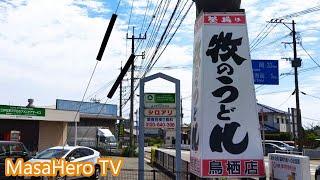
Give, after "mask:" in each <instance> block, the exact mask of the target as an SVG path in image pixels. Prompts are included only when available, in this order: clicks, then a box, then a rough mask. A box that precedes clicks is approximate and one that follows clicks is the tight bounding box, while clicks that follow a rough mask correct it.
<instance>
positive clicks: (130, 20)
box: [127, 0, 134, 34]
mask: <svg viewBox="0 0 320 180" xmlns="http://www.w3.org/2000/svg"><path fill="white" fill-rule="evenodd" d="M133 3H134V0H132V3H131V10H130V15H129V22H128V28H127V34H128V31H129V26H130V23H131V16H132V10H133Z"/></svg>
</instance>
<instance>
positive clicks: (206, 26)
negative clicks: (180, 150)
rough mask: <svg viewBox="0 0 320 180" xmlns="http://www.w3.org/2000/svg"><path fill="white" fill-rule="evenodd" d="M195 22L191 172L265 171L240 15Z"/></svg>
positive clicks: (231, 174) (214, 16)
mask: <svg viewBox="0 0 320 180" xmlns="http://www.w3.org/2000/svg"><path fill="white" fill-rule="evenodd" d="M197 20H198V21H197V22H196V25H195V44H194V69H193V95H192V118H191V119H192V127H191V128H192V129H191V130H192V137H191V157H190V159H191V162H190V165H191V172H193V173H194V174H196V175H198V176H200V177H208V178H210V177H211V178H212V177H234V178H240V177H263V176H265V169H264V162H263V150H262V143H261V135H260V131H259V119H258V113H257V107H256V97H255V92H254V84H253V77H252V65H251V59H250V54H249V41H248V34H247V26H246V18H245V14H244V13H241V12H237V13H205V14H203V15H202V17H199V18H198V19H197Z"/></svg>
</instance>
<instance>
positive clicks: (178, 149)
mask: <svg viewBox="0 0 320 180" xmlns="http://www.w3.org/2000/svg"><path fill="white" fill-rule="evenodd" d="M175 85H176V103H177V106H176V112H177V113H176V116H177V122H176V168H175V169H176V180H180V179H181V124H180V119H181V112H180V110H181V109H180V105H181V104H180V102H181V101H180V81H177V82H176V83H175Z"/></svg>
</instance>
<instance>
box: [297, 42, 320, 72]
mask: <svg viewBox="0 0 320 180" xmlns="http://www.w3.org/2000/svg"><path fill="white" fill-rule="evenodd" d="M300 46H301V48H302V49H303V50H304V52H305V53H306V54H307V55H308V56H309V58H310V59H311V60H312V61H313V62H314V63H315V64H316V65H317V66H318V67H320V65H319V63H318V62H317V61H316V60H315V59H313V57H312V56H311V55H310V54H309V53H308V51H307V50H306V49H305V48H304V47H303V46H302V44H300Z"/></svg>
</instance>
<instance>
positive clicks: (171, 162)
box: [155, 150, 190, 180]
mask: <svg viewBox="0 0 320 180" xmlns="http://www.w3.org/2000/svg"><path fill="white" fill-rule="evenodd" d="M155 156H156V157H155V163H156V166H157V167H158V168H159V169H162V170H163V171H164V172H166V174H168V176H170V177H171V178H174V177H175V176H176V175H177V174H178V175H179V176H181V179H182V180H189V179H190V174H189V162H187V161H183V160H182V167H181V169H182V172H176V170H175V156H172V155H170V154H167V153H164V152H162V151H159V150H155Z"/></svg>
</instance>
